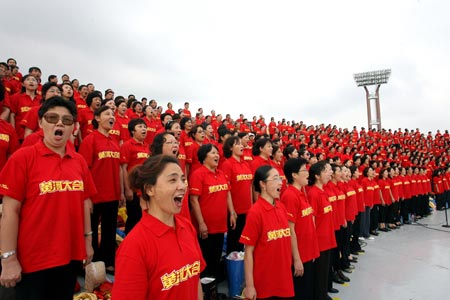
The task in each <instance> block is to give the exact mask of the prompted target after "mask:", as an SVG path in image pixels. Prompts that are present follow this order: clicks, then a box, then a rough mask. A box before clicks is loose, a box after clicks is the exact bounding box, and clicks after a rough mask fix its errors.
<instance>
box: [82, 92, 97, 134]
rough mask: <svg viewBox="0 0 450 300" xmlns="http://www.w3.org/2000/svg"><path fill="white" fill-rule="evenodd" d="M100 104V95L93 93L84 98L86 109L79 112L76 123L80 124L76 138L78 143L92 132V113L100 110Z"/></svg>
mask: <svg viewBox="0 0 450 300" xmlns="http://www.w3.org/2000/svg"><path fill="white" fill-rule="evenodd" d="M101 103H102V93H100V91H94V92H92V93H89V94H88V95H87V98H86V105H87V106H88V107H87V108H86V109H81V110H80V112H79V117H78V122H80V133H79V135H78V138H79V140H80V141H82V140H83V139H85V138H86V137H87V136H88V135H89V134H90V133H92V131H93V130H94V129H93V127H92V120H93V119H94V111H96V110H97V109H99V108H100V106H101Z"/></svg>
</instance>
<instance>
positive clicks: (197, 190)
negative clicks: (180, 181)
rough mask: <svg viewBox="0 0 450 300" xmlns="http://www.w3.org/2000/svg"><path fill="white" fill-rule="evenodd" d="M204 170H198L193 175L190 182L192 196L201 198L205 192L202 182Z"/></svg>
mask: <svg viewBox="0 0 450 300" xmlns="http://www.w3.org/2000/svg"><path fill="white" fill-rule="evenodd" d="M201 173H203V172H202V168H200V169H197V170H195V171H194V173H192V175H191V178H190V180H189V193H190V194H191V195H197V196H200V195H201V194H202V190H203V180H202V174H201Z"/></svg>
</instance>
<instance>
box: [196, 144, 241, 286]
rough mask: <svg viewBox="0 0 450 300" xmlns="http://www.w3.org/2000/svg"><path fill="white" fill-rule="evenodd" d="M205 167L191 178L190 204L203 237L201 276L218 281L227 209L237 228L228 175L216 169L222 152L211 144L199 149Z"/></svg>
mask: <svg viewBox="0 0 450 300" xmlns="http://www.w3.org/2000/svg"><path fill="white" fill-rule="evenodd" d="M198 159H199V161H200V163H201V164H202V166H201V167H200V168H198V169H197V170H195V171H194V172H192V173H191V176H190V178H189V191H190V203H191V206H192V213H193V216H194V217H193V218H192V219H193V220H192V221H193V224H194V227H196V228H197V230H198V234H199V236H200V238H199V243H200V248H201V249H202V253H203V257H204V258H205V260H206V264H207V266H206V269H205V270H204V271H203V272H202V274H201V277H202V278H203V277H205V276H209V277H213V278H218V276H219V273H220V270H219V266H220V258H221V256H222V248H223V237H224V233H225V232H227V224H228V222H227V208H228V212H229V213H230V217H229V220H230V226H231V227H232V228H233V229H234V228H235V227H236V211H235V210H234V206H233V201H232V200H231V196H230V191H229V189H230V187H229V185H228V180H227V178H226V177H225V174H224V173H223V172H222V171H221V170H218V169H217V166H218V164H219V150H218V149H217V147H216V146H214V145H212V144H206V145H202V146H201V147H200V148H199V150H198Z"/></svg>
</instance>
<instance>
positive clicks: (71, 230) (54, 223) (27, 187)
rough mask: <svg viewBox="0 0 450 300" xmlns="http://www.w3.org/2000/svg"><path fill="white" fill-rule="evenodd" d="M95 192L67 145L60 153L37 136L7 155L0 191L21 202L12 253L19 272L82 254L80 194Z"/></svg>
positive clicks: (79, 159)
mask: <svg viewBox="0 0 450 300" xmlns="http://www.w3.org/2000/svg"><path fill="white" fill-rule="evenodd" d="M11 174H14V176H11ZM95 193H96V190H95V186H94V183H93V180H92V177H91V175H90V173H89V170H88V167H87V165H86V162H85V161H84V159H83V158H82V157H81V156H80V155H79V154H78V153H76V152H75V151H74V150H73V149H71V148H70V147H67V148H66V154H65V155H64V157H61V156H60V155H59V154H57V153H55V152H53V151H52V150H50V149H48V148H47V147H46V146H45V145H44V143H42V142H39V143H37V144H35V145H34V146H30V147H26V148H21V149H19V150H17V152H15V153H14V154H13V155H12V156H11V158H10V159H9V160H8V162H7V163H6V165H5V167H4V168H3V171H2V172H1V174H0V194H2V195H5V196H9V197H11V198H13V199H16V200H18V201H19V202H21V204H22V206H21V209H20V216H19V232H18V240H17V255H18V259H19V261H20V264H21V266H22V271H23V272H24V273H30V272H36V271H40V270H44V269H48V268H53V267H56V266H62V265H66V264H68V263H69V262H70V261H71V260H78V261H81V260H83V259H85V258H86V246H85V244H86V243H85V240H84V200H85V199H88V198H90V197H92V196H93V195H94V194H95Z"/></svg>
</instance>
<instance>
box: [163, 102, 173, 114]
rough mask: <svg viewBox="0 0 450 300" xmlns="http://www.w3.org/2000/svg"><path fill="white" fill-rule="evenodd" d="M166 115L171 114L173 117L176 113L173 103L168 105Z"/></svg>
mask: <svg viewBox="0 0 450 300" xmlns="http://www.w3.org/2000/svg"><path fill="white" fill-rule="evenodd" d="M165 113H166V114H169V115H171V116H173V115H174V114H175V111H174V110H173V106H172V103H171V102H169V103H167V109H166V111H165Z"/></svg>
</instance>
